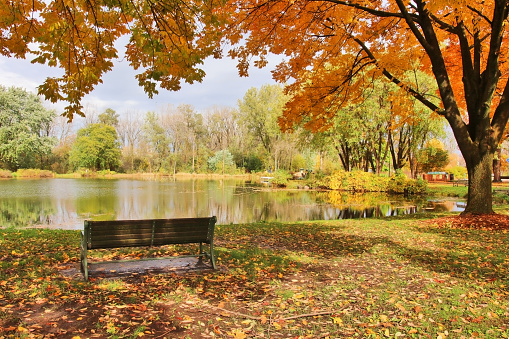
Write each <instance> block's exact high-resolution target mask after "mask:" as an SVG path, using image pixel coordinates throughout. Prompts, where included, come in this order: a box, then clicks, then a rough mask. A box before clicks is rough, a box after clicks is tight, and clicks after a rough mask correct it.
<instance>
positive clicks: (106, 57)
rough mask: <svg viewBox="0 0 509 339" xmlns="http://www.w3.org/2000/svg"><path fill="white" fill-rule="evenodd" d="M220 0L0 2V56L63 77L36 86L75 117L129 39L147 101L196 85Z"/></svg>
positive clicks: (214, 33) (212, 44) (210, 48)
mask: <svg viewBox="0 0 509 339" xmlns="http://www.w3.org/2000/svg"><path fill="white" fill-rule="evenodd" d="M220 3H221V0H196V1H129V0H119V1H108V0H73V1H70V0H51V1H43V0H33V1H26V0H8V1H2V2H1V3H0V18H1V20H0V54H1V55H4V56H8V57H16V58H31V59H32V62H33V63H41V64H47V65H48V66H51V67H58V68H61V69H62V70H63V74H61V75H60V76H55V77H48V78H47V79H46V80H45V81H44V83H43V84H42V85H40V86H39V88H38V90H39V94H42V95H44V97H45V98H46V99H47V100H51V101H52V102H56V101H59V100H62V101H67V102H68V106H67V107H66V111H65V115H66V116H67V117H68V118H69V119H70V120H72V117H73V115H74V114H80V115H83V113H82V108H83V107H82V105H81V99H82V98H83V97H84V96H85V95H86V94H88V93H90V92H91V91H92V90H93V88H94V86H96V85H97V84H99V83H101V82H102V80H101V77H102V76H103V75H104V74H105V73H106V72H108V71H110V70H111V69H112V67H113V60H115V59H116V58H117V57H118V51H117V47H118V46H117V45H116V42H117V41H118V40H119V39H120V38H121V37H122V36H124V35H127V36H129V42H128V43H127V45H126V46H125V47H126V52H125V58H126V59H127V61H128V62H129V64H130V65H131V66H132V67H133V68H134V69H135V70H138V71H139V73H138V74H137V75H136V78H137V80H138V82H139V85H140V86H142V87H143V89H144V90H145V92H146V93H147V94H148V95H149V96H150V97H152V96H153V95H154V94H156V93H157V92H158V87H157V84H158V85H159V86H160V87H161V88H164V89H169V90H178V89H180V86H181V82H182V81H185V82H187V83H193V82H196V81H201V80H202V79H203V77H204V75H205V72H204V71H203V70H202V69H201V68H200V65H201V64H202V62H203V58H205V57H207V56H212V55H214V56H216V57H218V56H219V54H218V53H219V51H218V49H217V48H216V47H217V45H216V42H217V37H218V36H219V34H220V32H219V31H218V30H217V27H218V25H219V24H220V23H221V20H220V18H219V17H217V16H216V15H214V13H213V9H214V8H215V7H217V6H218V5H219V4H220Z"/></svg>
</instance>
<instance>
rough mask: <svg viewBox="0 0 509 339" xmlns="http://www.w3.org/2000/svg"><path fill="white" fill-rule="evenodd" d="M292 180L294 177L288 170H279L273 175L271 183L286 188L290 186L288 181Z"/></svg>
mask: <svg viewBox="0 0 509 339" xmlns="http://www.w3.org/2000/svg"><path fill="white" fill-rule="evenodd" d="M291 178H292V175H291V174H290V172H288V171H287V170H277V171H275V172H274V174H273V178H272V180H271V183H272V185H273V186H276V187H286V186H287V185H288V180H290V179H291Z"/></svg>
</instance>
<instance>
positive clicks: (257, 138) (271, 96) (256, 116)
mask: <svg viewBox="0 0 509 339" xmlns="http://www.w3.org/2000/svg"><path fill="white" fill-rule="evenodd" d="M286 100H287V98H286V97H285V95H284V94H283V90H282V88H281V87H280V86H279V85H263V86H262V87H261V88H260V89H257V88H254V87H252V88H250V89H249V90H248V91H247V92H246V94H245V95H244V97H243V98H242V100H239V103H238V106H239V122H240V123H241V124H243V125H244V126H245V128H246V129H247V130H248V131H249V133H250V134H251V135H252V136H253V144H254V145H256V144H258V145H259V146H261V148H262V149H263V150H265V152H266V158H267V159H273V160H272V161H271V160H268V161H267V163H266V165H268V166H271V163H272V164H273V165H274V168H275V169H277V168H278V153H277V150H276V147H277V142H278V140H280V139H281V138H282V133H281V131H280V129H279V126H278V124H277V121H278V118H279V117H280V116H281V114H282V112H283V107H284V104H285V102H286ZM254 145H253V147H254Z"/></svg>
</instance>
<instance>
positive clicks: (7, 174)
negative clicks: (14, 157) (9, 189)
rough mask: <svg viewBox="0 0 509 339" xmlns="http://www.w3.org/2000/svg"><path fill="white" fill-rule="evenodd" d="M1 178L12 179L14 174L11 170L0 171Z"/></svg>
mask: <svg viewBox="0 0 509 339" xmlns="http://www.w3.org/2000/svg"><path fill="white" fill-rule="evenodd" d="M0 178H2V179H7V178H12V172H11V171H9V170H0Z"/></svg>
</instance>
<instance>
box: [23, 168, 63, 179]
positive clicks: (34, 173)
mask: <svg viewBox="0 0 509 339" xmlns="http://www.w3.org/2000/svg"><path fill="white" fill-rule="evenodd" d="M15 176H16V177H18V178H53V177H54V174H53V172H51V171H47V170H40V169H19V170H17V171H16V174H15Z"/></svg>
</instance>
